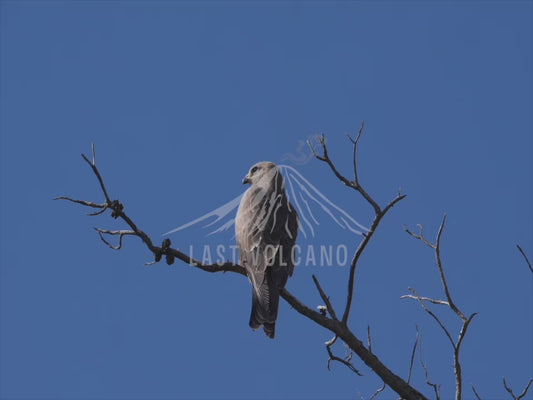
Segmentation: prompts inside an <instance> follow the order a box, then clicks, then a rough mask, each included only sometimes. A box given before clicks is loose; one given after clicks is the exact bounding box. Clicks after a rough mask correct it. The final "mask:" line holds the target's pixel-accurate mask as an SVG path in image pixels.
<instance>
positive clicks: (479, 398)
mask: <svg viewBox="0 0 533 400" xmlns="http://www.w3.org/2000/svg"><path fill="white" fill-rule="evenodd" d="M472 392H474V395H475V396H476V399H477V400H483V399H482V398H481V396H480V395H479V394H478V393H477V391H476V388H475V387H474V385H472Z"/></svg>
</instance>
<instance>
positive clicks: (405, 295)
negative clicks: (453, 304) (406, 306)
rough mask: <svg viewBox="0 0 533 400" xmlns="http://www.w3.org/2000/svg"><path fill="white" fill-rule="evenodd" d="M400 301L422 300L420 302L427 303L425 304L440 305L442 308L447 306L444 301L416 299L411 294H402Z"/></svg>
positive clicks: (426, 298) (424, 298) (425, 298)
mask: <svg viewBox="0 0 533 400" xmlns="http://www.w3.org/2000/svg"><path fill="white" fill-rule="evenodd" d="M400 299H401V300H403V299H414V300H422V301H427V302H429V303H433V304H439V305H442V306H449V304H448V302H447V301H444V300H435V299H431V298H429V297H416V296H413V295H412V294H404V295H403V296H401V297H400Z"/></svg>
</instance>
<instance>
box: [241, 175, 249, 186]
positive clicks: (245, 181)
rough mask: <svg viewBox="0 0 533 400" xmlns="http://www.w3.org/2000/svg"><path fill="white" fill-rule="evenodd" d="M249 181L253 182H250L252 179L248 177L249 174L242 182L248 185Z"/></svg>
mask: <svg viewBox="0 0 533 400" xmlns="http://www.w3.org/2000/svg"><path fill="white" fill-rule="evenodd" d="M247 183H251V182H250V179H249V178H248V175H246V176H245V177H244V179H243V180H242V184H243V185H246V184H247Z"/></svg>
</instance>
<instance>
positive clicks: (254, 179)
mask: <svg viewBox="0 0 533 400" xmlns="http://www.w3.org/2000/svg"><path fill="white" fill-rule="evenodd" d="M277 174H278V167H277V166H276V164H274V163H273V162H270V161H261V162H258V163H257V164H255V165H253V166H252V168H250V171H248V173H247V174H246V176H245V177H244V179H243V180H242V183H243V184H246V183H249V184H250V185H257V184H260V183H265V184H269V183H270V182H271V181H272V179H273V178H274V177H275V176H276V175H277Z"/></svg>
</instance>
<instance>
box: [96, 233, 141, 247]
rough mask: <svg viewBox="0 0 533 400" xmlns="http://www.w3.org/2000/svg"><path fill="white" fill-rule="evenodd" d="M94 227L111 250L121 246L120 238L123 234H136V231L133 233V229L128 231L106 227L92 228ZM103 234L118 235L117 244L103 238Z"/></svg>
mask: <svg viewBox="0 0 533 400" xmlns="http://www.w3.org/2000/svg"><path fill="white" fill-rule="evenodd" d="M94 229H95V230H96V231H97V232H98V235H100V239H102V241H103V242H104V243H105V244H107V245H108V246H109V247H111V248H112V249H113V250H120V249H121V248H122V238H123V237H124V236H137V233H135V232H134V231H129V230H121V231H110V230H108V229H100V228H94ZM104 234H106V235H120V236H119V242H118V246H113V245H112V244H111V243H109V242H108V241H107V240H106V239H105V237H104Z"/></svg>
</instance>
